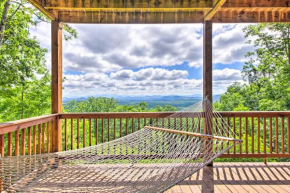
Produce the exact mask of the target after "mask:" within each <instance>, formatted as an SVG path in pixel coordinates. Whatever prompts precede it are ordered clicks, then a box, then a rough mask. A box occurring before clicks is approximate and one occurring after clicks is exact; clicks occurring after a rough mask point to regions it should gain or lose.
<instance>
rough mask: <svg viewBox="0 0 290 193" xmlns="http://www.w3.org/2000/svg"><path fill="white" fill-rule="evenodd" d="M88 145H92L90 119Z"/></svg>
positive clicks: (90, 123) (90, 122) (90, 121)
mask: <svg viewBox="0 0 290 193" xmlns="http://www.w3.org/2000/svg"><path fill="white" fill-rule="evenodd" d="M89 146H92V119H89Z"/></svg>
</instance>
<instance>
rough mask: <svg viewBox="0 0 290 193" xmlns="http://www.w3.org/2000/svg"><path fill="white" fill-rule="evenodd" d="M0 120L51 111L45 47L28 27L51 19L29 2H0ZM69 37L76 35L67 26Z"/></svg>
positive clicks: (20, 0)
mask: <svg viewBox="0 0 290 193" xmlns="http://www.w3.org/2000/svg"><path fill="white" fill-rule="evenodd" d="M0 14H1V15H0V18H1V21H0V77H1V78H0V121H1V122H2V121H10V120H14V119H22V118H27V117H31V116H36V115H42V114H44V113H49V111H50V94H51V92H50V75H49V71H48V69H47V68H46V65H45V62H46V61H45V58H44V56H45V54H46V52H47V50H46V49H44V48H41V46H40V45H39V42H38V41H37V39H36V37H31V36H30V33H29V30H30V27H31V26H36V25H37V24H38V23H39V22H48V21H49V20H48V19H47V18H46V17H45V16H44V15H43V14H42V13H41V12H39V11H38V10H36V9H35V8H34V7H32V6H29V4H28V3H27V2H26V1H22V0H18V1H17V0H16V1H12V0H6V1H2V2H0ZM66 33H67V34H66V36H67V38H66V39H71V38H73V37H76V31H75V30H74V29H72V28H69V26H68V27H67V32H66Z"/></svg>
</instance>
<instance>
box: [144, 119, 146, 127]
mask: <svg viewBox="0 0 290 193" xmlns="http://www.w3.org/2000/svg"><path fill="white" fill-rule="evenodd" d="M145 126H146V118H144V127H145Z"/></svg>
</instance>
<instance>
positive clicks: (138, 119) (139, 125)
mask: <svg viewBox="0 0 290 193" xmlns="http://www.w3.org/2000/svg"><path fill="white" fill-rule="evenodd" d="M162 123H163V124H164V119H163V122H162ZM163 127H164V125H163ZM140 129H141V128H140V118H138V130H140Z"/></svg>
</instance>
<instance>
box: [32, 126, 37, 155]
mask: <svg viewBox="0 0 290 193" xmlns="http://www.w3.org/2000/svg"><path fill="white" fill-rule="evenodd" d="M32 149H33V151H32V152H33V155H35V154H36V125H34V126H33V145H32Z"/></svg>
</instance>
